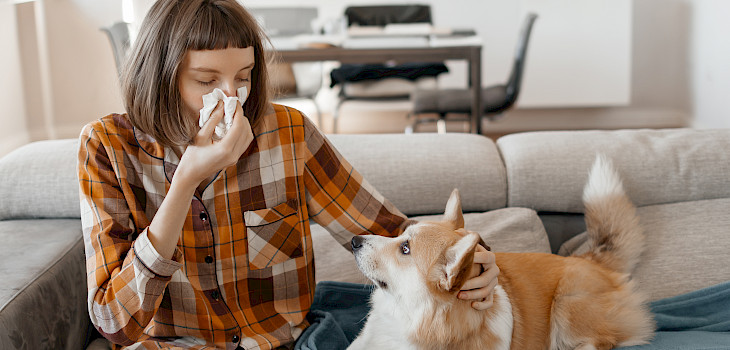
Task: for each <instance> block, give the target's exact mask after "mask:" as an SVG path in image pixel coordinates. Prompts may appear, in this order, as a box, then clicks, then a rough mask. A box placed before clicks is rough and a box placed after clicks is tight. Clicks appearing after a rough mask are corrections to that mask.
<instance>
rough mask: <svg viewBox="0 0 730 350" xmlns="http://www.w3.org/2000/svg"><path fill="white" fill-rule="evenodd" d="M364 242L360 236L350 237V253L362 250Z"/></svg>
mask: <svg viewBox="0 0 730 350" xmlns="http://www.w3.org/2000/svg"><path fill="white" fill-rule="evenodd" d="M363 241H365V238H363V237H360V236H355V237H352V240H351V241H350V246H352V251H353V252H354V251H356V250H358V249H360V248H362V242H363Z"/></svg>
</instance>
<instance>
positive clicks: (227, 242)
mask: <svg viewBox="0 0 730 350" xmlns="http://www.w3.org/2000/svg"><path fill="white" fill-rule="evenodd" d="M254 135H255V136H254V141H253V142H252V144H251V146H250V147H249V149H248V150H246V152H245V153H244V154H243V156H242V157H241V159H240V160H239V161H238V162H237V164H235V165H233V166H231V167H229V168H227V169H224V170H221V171H220V172H219V173H218V174H217V177H216V178H215V179H214V180H213V181H212V182H211V183H209V184H208V185H207V187H205V188H204V189H203V191H202V193H201V192H200V191H198V190H196V193H195V196H194V198H193V200H192V202H191V203H190V209H189V211H188V214H187V218H186V219H185V224H184V227H183V231H182V232H181V234H180V238H179V241H178V244H177V248H176V251H175V253H174V256H173V258H172V259H171V260H170V259H165V258H163V257H161V256H160V255H159V253H158V252H157V251H156V250H155V248H154V247H153V246H152V244H150V241H149V239H148V237H147V227H148V226H149V224H150V222H151V220H152V218H153V217H154V215H155V213H156V211H157V210H158V208H159V207H160V205H161V203H162V201H163V199H164V198H165V194H166V193H167V191H168V190H169V188H170V182H171V181H172V178H173V177H174V174H175V169H176V166H177V164H178V163H179V159H178V157H177V156H176V154H175V152H173V151H172V149H170V148H166V147H162V146H161V145H160V144H159V143H157V142H155V140H154V139H152V138H151V137H150V136H149V135H146V134H144V133H142V132H141V131H139V130H138V129H136V128H134V127H133V126H132V125H131V123H130V121H129V119H128V118H127V116H126V115H117V114H114V115H109V116H106V117H104V118H101V119H100V120H98V121H95V122H93V123H90V124H89V125H87V126H86V127H85V128H84V129H83V131H82V133H81V136H80V146H79V147H80V148H79V157H78V161H79V167H78V168H79V184H80V197H81V198H80V199H81V220H82V226H83V234H84V245H85V249H86V268H87V277H88V308H89V310H88V311H89V315H90V316H91V320H92V322H93V324H94V325H95V326H96V328H97V329H98V330H99V331H100V332H101V333H102V335H104V336H105V337H106V338H108V339H110V340H112V341H113V342H114V343H117V344H121V345H126V346H130V345H132V346H131V348H148V349H149V348H155V349H157V348H160V347H162V348H169V347H178V346H180V347H191V348H199V349H200V348H207V347H216V348H225V349H235V348H236V347H238V346H240V347H242V348H245V349H269V348H275V347H278V346H281V345H287V344H291V343H292V342H293V341H294V339H296V337H298V336H299V334H301V331H302V330H303V329H304V328H305V327H306V326H307V325H308V324H307V322H306V319H305V315H306V313H307V311H308V310H309V308H310V305H311V302H312V298H313V293H314V286H315V279H314V257H313V249H312V238H311V234H310V228H309V221H308V220H309V219H312V220H314V221H315V222H317V223H319V224H320V225H322V226H323V227H325V228H326V229H327V230H328V231H329V232H330V233H331V234H332V235H333V236H334V237H335V239H337V241H338V242H339V243H340V244H342V245H343V246H345V247H346V248H348V249H349V240H350V238H351V237H352V236H353V235H356V234H366V233H372V234H379V235H386V236H395V235H398V234H400V233H401V232H402V230H403V228H404V227H405V225H406V218H405V216H404V215H403V214H402V213H400V212H399V211H398V210H397V209H396V208H395V207H394V206H393V205H392V204H391V203H390V202H388V201H387V200H386V199H385V198H383V197H382V196H381V195H380V194H379V193H378V192H377V191H376V190H375V189H374V188H373V187H372V186H371V185H370V184H368V182H367V181H365V180H364V179H363V178H362V176H361V175H360V174H359V173H358V172H357V171H355V169H353V168H352V166H351V165H350V164H349V163H348V162H347V161H346V160H345V159H344V158H342V156H341V155H340V154H339V153H338V152H337V151H336V150H335V149H334V147H333V146H332V145H331V144H330V143H329V141H328V140H327V139H326V138H325V137H324V136H323V135H322V134H321V133H320V132H319V131H318V130H317V129H316V128H315V127H314V126H313V125H312V123H311V121H310V120H309V119H308V118H306V117H305V116H303V115H302V114H301V113H300V112H299V111H297V110H295V109H292V108H288V107H284V106H280V105H272V109H270V112H269V113H267V115H266V116H264V117H263V120H262V122H261V123H259V124H258V125H257V126H256V127H255V128H254Z"/></svg>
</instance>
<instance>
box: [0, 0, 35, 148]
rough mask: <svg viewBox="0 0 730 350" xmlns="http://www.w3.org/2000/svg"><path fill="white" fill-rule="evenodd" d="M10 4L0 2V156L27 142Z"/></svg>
mask: <svg viewBox="0 0 730 350" xmlns="http://www.w3.org/2000/svg"><path fill="white" fill-rule="evenodd" d="M16 18H17V16H16V13H15V8H14V5H13V4H11V3H10V2H7V1H1V2H0V44H2V47H3V48H4V49H2V50H0V77H3V78H2V81H3V82H2V83H1V84H0V105H1V106H3V114H4V115H6V117H3V118H2V120H1V121H2V127H0V156H2V155H3V154H5V153H7V151H9V150H12V149H14V148H16V147H18V146H20V145H23V144H25V143H27V142H28V140H29V138H28V128H27V126H26V122H25V104H24V103H23V96H24V93H23V79H22V76H21V66H20V54H19V46H18V31H17V26H16V23H17V22H16Z"/></svg>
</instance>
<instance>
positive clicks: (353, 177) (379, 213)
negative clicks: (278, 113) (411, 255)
mask: <svg viewBox="0 0 730 350" xmlns="http://www.w3.org/2000/svg"><path fill="white" fill-rule="evenodd" d="M303 119H304V133H305V143H306V152H307V153H306V159H305V170H304V177H305V179H304V181H305V186H306V197H307V208H308V210H309V217H310V219H312V220H314V221H315V222H316V223H318V224H320V225H321V226H323V227H324V228H325V229H327V231H329V232H330V234H331V235H332V236H333V237H334V238H335V239H336V240H337V241H338V242H339V243H340V244H341V245H342V246H343V247H345V249H347V250H350V249H351V247H350V240H351V239H352V237H353V236H354V235H361V234H376V235H381V236H389V237H394V236H398V235H400V234H401V233H402V232H403V230H404V229H405V227H407V226H408V225H409V224H411V223H412V221H411V220H408V218H407V217H406V216H405V215H403V213H401V212H400V211H399V210H398V209H397V208H396V207H395V206H394V205H393V204H392V203H391V202H390V201H388V200H387V199H386V198H385V197H383V196H382V195H381V194H380V193H379V192H378V191H377V190H376V189H375V188H374V187H373V186H372V185H371V184H370V183H369V182H367V180H365V179H364V178H363V177H362V175H360V173H359V172H358V171H357V170H355V169H354V168H353V167H352V165H350V163H349V162H348V161H347V160H346V159H345V158H344V157H342V155H341V154H340V153H339V152H338V151H337V150H336V149H335V148H334V147H333V146H332V144H331V143H330V142H329V140H327V138H326V137H325V136H324V135H323V134H322V133H321V132H320V131H319V130H318V129H317V128H316V127H315V126H314V125H313V124H312V122H311V121H310V120H309V119H308V118H306V117H304V118H303Z"/></svg>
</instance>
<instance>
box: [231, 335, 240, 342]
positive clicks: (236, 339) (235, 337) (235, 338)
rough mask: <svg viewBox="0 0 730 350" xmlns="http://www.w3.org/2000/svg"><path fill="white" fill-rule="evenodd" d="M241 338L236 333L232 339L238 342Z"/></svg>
mask: <svg viewBox="0 0 730 350" xmlns="http://www.w3.org/2000/svg"><path fill="white" fill-rule="evenodd" d="M239 340H240V338H238V336H237V335H234V336H233V338H231V341H232V342H234V343H238V341H239Z"/></svg>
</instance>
